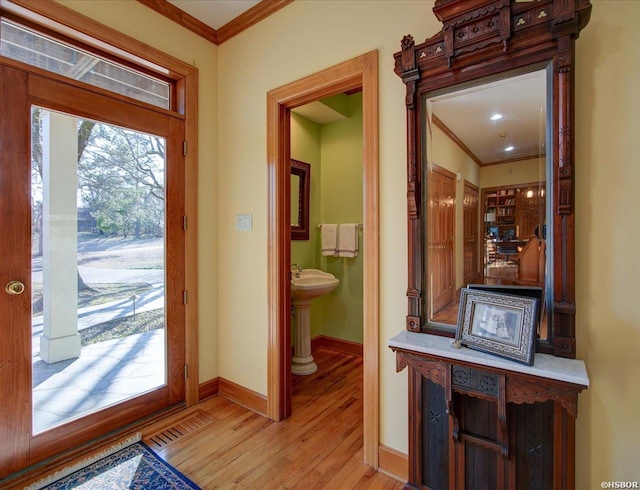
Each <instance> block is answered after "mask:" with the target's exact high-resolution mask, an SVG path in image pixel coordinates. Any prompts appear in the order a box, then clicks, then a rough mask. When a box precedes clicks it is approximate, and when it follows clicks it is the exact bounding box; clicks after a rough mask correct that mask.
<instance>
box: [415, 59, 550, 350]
mask: <svg viewBox="0 0 640 490" xmlns="http://www.w3.org/2000/svg"><path fill="white" fill-rule="evenodd" d="M531 69H532V71H523V70H516V71H512V72H507V73H505V74H502V75H501V76H500V77H498V78H496V77H487V78H483V79H480V80H477V81H475V82H474V83H472V84H471V85H469V84H463V85H462V86H455V87H450V88H447V89H445V90H444V91H440V92H434V93H427V94H424V95H423V98H422V102H421V104H422V106H423V110H422V114H423V118H424V120H423V124H422V128H423V135H422V141H423V151H422V155H423V162H422V169H423V176H422V177H423V178H422V181H423V182H424V183H425V184H424V185H423V195H422V202H423V203H424V209H425V210H426V217H425V219H426V223H427V226H425V227H424V231H425V232H426V233H425V236H424V238H423V240H424V243H425V244H426V249H427V250H426V263H425V267H424V274H425V275H424V278H423V283H424V284H427V285H428V287H427V288H426V291H425V292H426V294H425V298H424V300H425V301H424V311H426V313H427V319H428V323H429V324H430V325H432V327H433V328H439V329H442V330H444V331H447V330H449V329H451V328H455V326H456V322H457V317H458V305H459V299H460V291H461V289H462V288H464V287H467V286H468V285H470V284H485V285H496V286H514V287H513V288H512V289H511V291H514V292H517V291H519V290H520V289H519V288H520V287H524V286H526V287H527V289H529V288H531V287H533V288H540V290H541V295H540V296H541V298H542V301H540V305H539V307H540V308H541V309H542V310H543V314H541V315H540V318H541V322H540V324H539V325H538V335H539V336H540V338H547V337H548V318H549V315H548V314H547V311H546V310H547V309H548V307H549V305H550V304H551V298H547V296H546V295H543V294H542V291H543V290H544V291H545V292H546V291H547V290H550V289H551V288H547V287H546V286H547V283H550V281H551V278H552V277H553V274H552V273H551V269H552V267H553V264H548V263H547V260H546V256H547V252H548V251H549V252H550V251H551V248H550V247H549V250H547V245H546V244H547V241H552V239H551V238H552V237H551V236H547V234H546V232H544V230H546V222H547V219H548V210H549V209H550V208H549V206H547V204H548V203H549V200H548V199H547V198H546V196H547V195H548V194H549V190H548V189H547V174H548V169H549V168H550V162H551V157H550V155H548V154H547V150H548V149H549V148H551V147H552V145H551V144H550V142H549V140H550V138H551V135H550V132H549V131H548V130H547V129H548V128H549V127H550V125H549V123H548V114H549V110H548V101H549V100H551V98H550V97H549V96H548V92H549V91H550V90H549V89H550V88H551V83H552V77H551V74H552V70H551V66H550V65H549V64H545V65H541V66H533V67H531ZM504 290H506V291H509V290H510V289H509V288H506V287H505V288H504Z"/></svg>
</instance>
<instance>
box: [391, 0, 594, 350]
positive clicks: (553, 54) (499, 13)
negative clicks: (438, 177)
mask: <svg viewBox="0 0 640 490" xmlns="http://www.w3.org/2000/svg"><path fill="white" fill-rule="evenodd" d="M433 12H434V14H435V15H436V17H437V18H438V20H440V21H441V22H442V24H443V27H442V30H441V31H440V32H438V33H437V34H435V35H434V36H432V37H430V38H428V39H427V40H426V41H425V42H423V43H422V44H418V45H416V44H415V42H414V39H413V37H412V36H411V35H407V36H405V37H404V38H403V39H402V43H401V48H402V50H401V51H400V52H398V53H395V55H394V58H395V68H394V71H395V72H396V74H397V75H398V76H399V77H400V78H401V79H402V81H403V82H404V83H405V85H406V97H405V105H406V117H407V218H408V228H409V236H408V248H409V260H408V262H409V264H408V266H409V271H408V272H409V275H408V289H407V298H408V314H407V317H406V329H407V330H410V331H413V332H425V333H436V334H440V335H448V333H445V332H443V331H442V330H435V329H431V328H430V327H429V325H428V324H427V319H426V318H423V311H422V309H423V308H422V305H423V297H422V296H423V294H422V288H423V284H422V282H423V281H422V278H423V273H424V267H425V265H426V264H425V263H424V262H425V259H424V251H423V246H424V245H423V239H422V237H423V236H425V235H424V233H425V226H426V220H425V216H423V212H424V213H425V214H426V209H425V210H423V209H422V196H423V194H422V188H421V185H422V182H421V178H422V177H421V175H422V171H421V168H420V167H421V165H422V163H421V162H422V161H423V159H422V155H421V153H422V129H423V128H422V125H423V122H422V118H423V114H422V113H421V111H422V104H421V100H422V97H423V96H424V95H425V94H427V93H430V92H433V91H435V90H442V89H446V88H448V87H453V86H456V85H459V84H461V83H468V82H472V81H474V80H477V79H480V78H485V77H488V76H496V75H499V74H501V73H505V72H508V71H512V70H514V69H522V68H526V67H528V66H532V65H540V64H541V63H544V62H551V63H552V66H553V91H552V93H553V104H552V107H553V111H552V114H550V117H549V122H550V123H552V124H553V127H552V130H553V135H552V142H553V149H552V152H551V154H552V159H553V161H552V165H551V170H550V173H549V175H548V177H547V178H548V179H553V180H552V189H553V198H552V200H551V203H552V205H553V209H552V210H551V216H552V221H553V223H552V224H551V229H552V230H553V235H552V239H553V251H554V252H553V258H552V259H551V262H552V264H553V274H552V275H553V277H552V278H551V284H552V287H553V291H552V293H553V294H552V297H553V305H552V307H551V315H552V318H551V319H550V320H551V326H552V328H551V330H550V333H549V338H548V339H547V340H542V341H540V342H539V343H538V346H537V351H538V352H546V353H550V354H554V355H557V356H561V357H568V358H575V357H576V335H575V313H576V307H575V257H574V256H575V226H574V223H575V205H574V188H573V181H574V175H573V174H574V167H575V161H574V148H575V145H574V138H575V133H574V53H575V41H576V39H577V38H578V36H579V34H580V31H581V30H582V29H583V28H584V27H585V26H586V25H587V23H588V22H589V17H590V15H591V3H590V0H537V1H536V0H534V1H528V2H523V1H520V2H518V1H516V0H436V2H435V5H434V7H433ZM547 168H548V167H547ZM547 287H549V286H548V285H547ZM425 317H426V315H425ZM451 336H453V333H451Z"/></svg>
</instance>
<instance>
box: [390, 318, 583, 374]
mask: <svg viewBox="0 0 640 490" xmlns="http://www.w3.org/2000/svg"><path fill="white" fill-rule="evenodd" d="M451 340H452V339H450V338H448V337H441V336H439V335H431V334H426V333H416V332H409V331H407V330H403V331H401V332H400V333H398V334H397V335H395V336H394V337H392V338H390V339H389V342H388V346H389V347H396V348H398V349H403V350H408V351H413V352H419V353H424V354H431V355H435V356H439V357H445V358H447V359H452V360H457V361H466V362H470V363H474V364H479V365H482V366H487V367H492V368H497V369H503V370H505V371H511V372H514V373H523V374H530V375H533V376H539V377H541V378H549V379H554V380H558V381H565V382H567V383H574V384H578V385H582V386H589V376H588V374H587V368H586V366H585V364H584V361H581V360H579V359H565V358H563V357H556V356H552V355H550V354H539V353H537V354H536V355H535V357H534V363H533V366H527V365H525V364H520V363H518V362H514V361H510V360H508V359H503V358H501V357H497V356H494V355H491V354H486V353H483V352H479V351H476V350H473V349H469V348H467V347H461V348H460V349H455V348H453V347H452V346H451Z"/></svg>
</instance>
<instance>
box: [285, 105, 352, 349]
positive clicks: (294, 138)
mask: <svg viewBox="0 0 640 490" xmlns="http://www.w3.org/2000/svg"><path fill="white" fill-rule="evenodd" d="M346 101H347V104H348V113H349V114H350V116H349V117H348V118H347V119H344V120H341V121H337V122H333V123H329V124H324V125H322V126H320V125H318V124H315V123H313V122H310V121H309V120H307V119H305V118H303V117H301V116H298V115H295V114H293V115H292V119H291V158H294V159H296V160H301V161H303V162H306V163H310V164H311V204H310V208H311V209H310V234H309V241H308V242H307V241H299V240H294V241H292V242H291V261H292V262H295V263H298V264H300V265H301V266H302V267H303V268H317V269H322V270H324V271H327V272H330V273H332V274H333V275H335V276H336V277H337V278H339V279H340V284H339V286H338V287H337V288H336V289H335V290H334V291H333V292H332V293H330V294H328V295H326V296H324V297H321V298H318V299H316V300H314V302H313V304H312V305H311V337H312V338H313V337H317V336H318V335H325V336H328V337H333V338H338V339H342V340H349V341H353V342H358V343H362V322H363V319H362V316H363V299H362V298H363V293H362V289H363V283H362V277H363V270H362V269H363V261H362V232H360V234H359V239H360V243H359V244H360V253H359V254H358V256H357V257H356V258H353V259H351V258H343V257H325V256H322V255H321V252H320V248H321V247H320V232H319V230H318V227H317V225H318V224H320V223H362V221H363V214H362V209H363V194H362V189H363V183H362V94H361V93H358V94H353V95H350V96H348V97H346ZM317 156H319V164H317V163H314V162H315V160H314V158H316V157H317Z"/></svg>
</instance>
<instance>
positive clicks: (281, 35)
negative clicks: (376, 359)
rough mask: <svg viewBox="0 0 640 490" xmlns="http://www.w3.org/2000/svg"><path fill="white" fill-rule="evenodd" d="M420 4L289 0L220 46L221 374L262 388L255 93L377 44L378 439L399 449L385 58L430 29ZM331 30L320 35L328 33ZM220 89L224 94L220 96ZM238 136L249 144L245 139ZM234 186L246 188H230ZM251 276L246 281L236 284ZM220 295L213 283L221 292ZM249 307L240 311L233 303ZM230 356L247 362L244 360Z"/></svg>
mask: <svg viewBox="0 0 640 490" xmlns="http://www.w3.org/2000/svg"><path fill="white" fill-rule="evenodd" d="M430 6H431V3H430V2H423V1H414V2H401V1H372V2H368V1H367V2H364V1H359V0H356V1H349V0H346V1H340V2H319V1H305V0H297V1H295V2H293V3H292V4H290V5H288V6H287V7H286V8H284V9H282V10H280V11H279V12H278V13H276V14H275V15H273V16H271V17H269V18H268V19H266V20H265V21H263V22H261V23H260V24H258V25H256V26H254V27H253V28H251V29H249V30H247V31H245V32H243V33H242V34H240V35H239V36H237V37H235V38H233V39H231V40H230V41H228V42H226V43H224V44H223V45H222V46H220V49H219V51H218V56H219V65H218V70H219V90H220V94H221V97H220V121H225V124H221V125H220V134H219V141H220V151H219V158H220V162H225V164H224V165H221V168H220V179H221V182H222V181H224V182H225V183H226V184H225V185H224V187H221V188H220V196H219V197H220V210H221V213H220V236H221V238H222V240H221V242H220V258H221V260H220V275H219V280H220V284H225V297H224V299H222V296H221V300H220V311H219V323H220V346H221V348H220V375H221V376H223V377H225V378H228V379H230V380H232V381H234V382H236V383H239V384H242V385H244V386H247V387H248V388H250V389H252V390H255V391H258V392H260V393H266V351H267V348H266V347H267V321H266V318H267V292H266V283H267V229H266V221H267V215H266V208H267V166H266V93H267V92H268V91H269V90H272V89H275V88H277V87H280V86H282V85H285V84H288V83H290V82H293V81H295V80H297V79H300V78H302V77H304V76H307V75H309V74H312V73H315V72H317V71H320V70H323V69H325V68H328V67H330V66H333V65H335V64H337V63H340V62H342V61H345V60H347V59H350V58H353V57H356V56H359V55H361V54H363V53H366V52H369V51H371V50H374V49H377V50H378V51H379V56H380V67H381V70H380V76H379V80H380V91H381V97H380V121H381V127H380V134H381V141H380V163H381V168H380V194H381V216H380V224H381V229H382V231H383V234H382V237H381V243H380V248H381V253H382V260H381V271H380V272H381V274H380V275H381V277H384V278H385V281H384V282H383V283H382V284H381V285H380V288H381V295H382V297H383V301H382V304H381V325H382V331H381V339H383V343H382V344H381V345H380V352H381V381H380V383H381V389H382V391H383V393H384V397H383V399H382V405H381V412H382V419H383V420H382V422H381V430H382V441H383V442H384V443H385V444H388V445H390V446H392V447H395V448H399V449H401V450H406V444H407V434H406V432H407V431H406V427H407V424H406V413H405V411H406V393H407V391H406V373H401V374H396V373H395V359H394V356H393V354H392V353H391V351H390V350H389V349H388V348H387V347H386V345H385V344H384V340H385V339H388V338H389V337H391V336H392V335H394V334H395V333H397V332H398V331H399V330H401V329H402V328H403V327H404V316H405V308H406V298H405V291H406V283H407V280H406V197H405V194H406V170H405V167H406V163H405V115H404V107H403V101H404V86H403V84H402V83H401V81H400V80H399V79H398V77H397V76H396V75H395V74H394V73H393V53H394V52H396V51H398V49H399V47H400V40H401V39H402V37H403V36H404V35H405V34H407V33H408V32H413V33H416V35H417V38H418V39H419V38H421V37H422V36H423V34H424V33H426V32H428V31H431V32H433V31H435V29H436V28H437V27H436V26H437V23H436V19H435V17H433V16H432V15H431V13H430ZM329 33H330V35H329ZM222 94H224V96H223V95H222ZM247 139H249V140H250V141H251V144H247ZM240 179H242V180H243V181H244V185H245V190H246V192H242V193H240V192H238V189H239V187H238V182H239V180H240ZM240 206H245V207H246V209H248V211H247V212H253V213H254V217H255V220H254V225H255V227H254V232H253V235H254V238H253V241H252V244H251V247H250V252H249V251H248V252H247V255H246V256H245V255H238V254H237V253H236V252H237V250H238V249H240V248H241V247H240V246H239V245H240V240H241V237H240V236H238V234H237V233H235V232H234V231H233V229H232V226H233V222H232V220H231V217H232V216H233V215H234V214H235V213H236V212H237V211H236V210H237V209H238V208H239V207H240ZM249 273H251V274H252V277H254V281H252V282H251V283H247V281H244V280H243V277H246V275H247V274H249ZM221 289H222V288H221ZM246 303H249V304H251V305H252V307H251V308H246V307H244V305H245V304H246ZM239 359H252V363H251V364H249V365H247V363H245V362H240V361H239Z"/></svg>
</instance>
